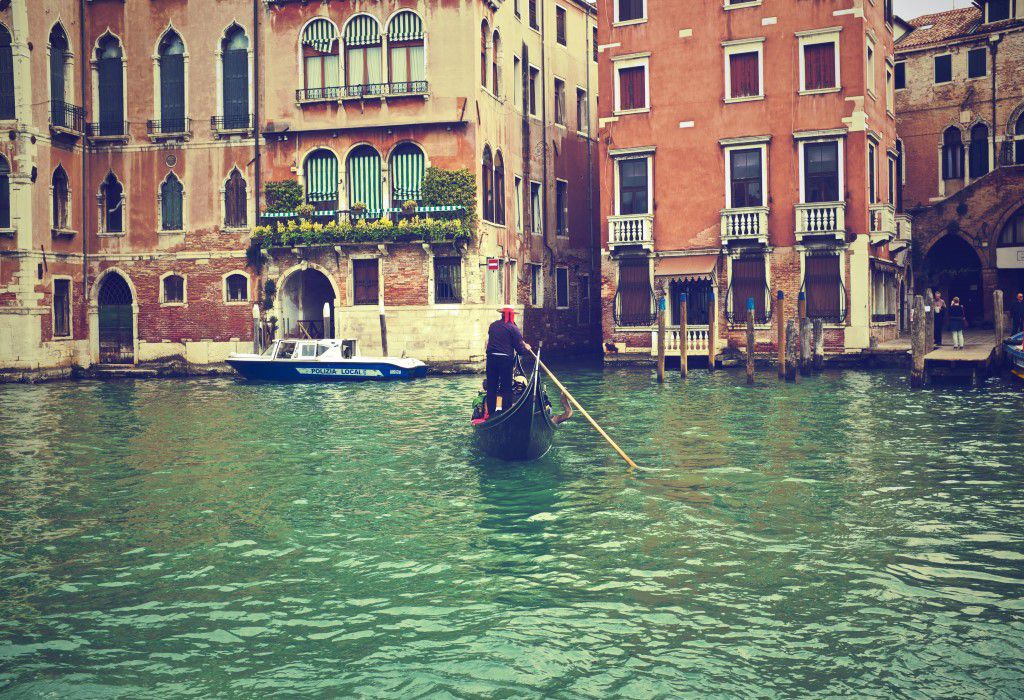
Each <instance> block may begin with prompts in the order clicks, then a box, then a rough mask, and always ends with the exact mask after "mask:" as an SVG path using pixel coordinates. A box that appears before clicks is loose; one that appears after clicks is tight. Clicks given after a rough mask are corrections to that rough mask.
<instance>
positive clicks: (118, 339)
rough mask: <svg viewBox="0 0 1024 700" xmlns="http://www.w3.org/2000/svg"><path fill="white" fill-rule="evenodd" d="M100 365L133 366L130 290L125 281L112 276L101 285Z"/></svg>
mask: <svg viewBox="0 0 1024 700" xmlns="http://www.w3.org/2000/svg"><path fill="white" fill-rule="evenodd" d="M99 326H100V328H99V330H100V333H99V335H100V338H99V340H100V362H101V363H102V364H114V365H130V364H134V362H135V317H134V310H133V308H132V290H131V287H129V286H128V282H127V281H125V279H124V277H122V276H121V275H119V274H117V273H116V272H111V273H110V274H108V275H107V276H106V277H104V278H103V281H102V282H101V283H100V293H99Z"/></svg>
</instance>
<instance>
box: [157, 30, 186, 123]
mask: <svg viewBox="0 0 1024 700" xmlns="http://www.w3.org/2000/svg"><path fill="white" fill-rule="evenodd" d="M158 55H159V58H158V61H159V64H160V124H159V127H158V128H157V131H158V132H159V133H162V134H183V133H185V131H187V129H186V128H185V43H184V42H183V41H182V40H181V37H180V36H179V35H178V33H177V32H175V31H174V30H173V29H172V30H171V31H169V32H167V33H166V34H164V38H163V39H162V40H161V41H160V48H159V51H158Z"/></svg>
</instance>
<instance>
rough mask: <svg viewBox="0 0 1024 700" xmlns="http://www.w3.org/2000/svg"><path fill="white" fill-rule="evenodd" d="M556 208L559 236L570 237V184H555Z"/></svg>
mask: <svg viewBox="0 0 1024 700" xmlns="http://www.w3.org/2000/svg"><path fill="white" fill-rule="evenodd" d="M555 207H556V208H557V209H558V235H559V236H568V235H569V183H568V182H563V181H561V180H559V181H558V182H556V183H555Z"/></svg>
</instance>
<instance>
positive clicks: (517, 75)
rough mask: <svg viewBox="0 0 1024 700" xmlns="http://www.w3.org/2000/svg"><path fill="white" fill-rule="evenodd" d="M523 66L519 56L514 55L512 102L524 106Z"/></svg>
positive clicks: (518, 107)
mask: <svg viewBox="0 0 1024 700" xmlns="http://www.w3.org/2000/svg"><path fill="white" fill-rule="evenodd" d="M522 70H523V66H522V61H520V60H519V56H513V57H512V104H514V105H515V106H516V108H517V109H522V108H523V73H522Z"/></svg>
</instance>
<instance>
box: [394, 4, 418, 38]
mask: <svg viewBox="0 0 1024 700" xmlns="http://www.w3.org/2000/svg"><path fill="white" fill-rule="evenodd" d="M422 38H423V20H421V19H420V16H419V15H418V14H416V13H415V12H411V11H409V10H403V11H402V12H399V13H398V14H397V15H395V16H394V17H393V18H392V19H391V24H389V25H388V41H413V40H414V39H422Z"/></svg>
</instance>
